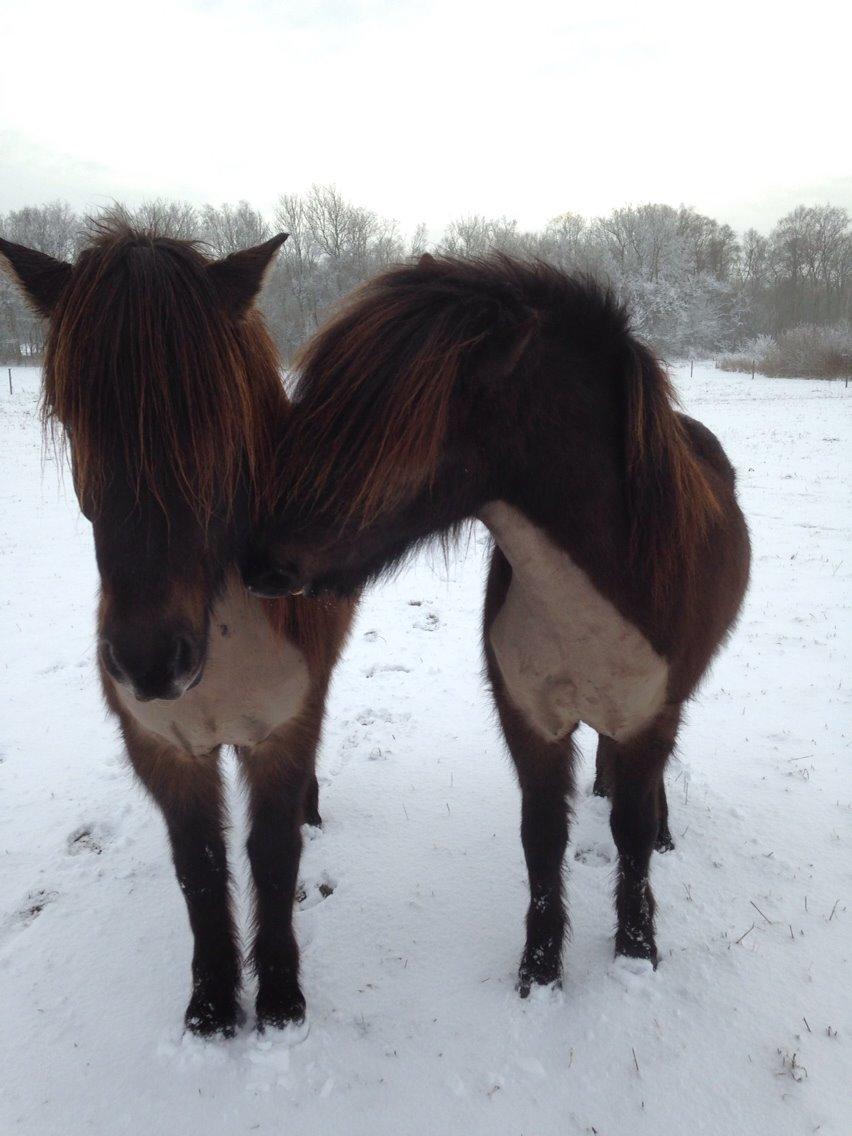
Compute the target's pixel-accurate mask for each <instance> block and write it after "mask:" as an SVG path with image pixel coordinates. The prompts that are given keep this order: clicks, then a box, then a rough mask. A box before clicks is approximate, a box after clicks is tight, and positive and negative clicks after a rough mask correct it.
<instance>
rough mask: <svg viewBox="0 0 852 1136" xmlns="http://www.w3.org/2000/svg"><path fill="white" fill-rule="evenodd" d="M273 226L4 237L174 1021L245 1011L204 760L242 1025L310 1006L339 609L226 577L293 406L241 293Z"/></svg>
mask: <svg viewBox="0 0 852 1136" xmlns="http://www.w3.org/2000/svg"><path fill="white" fill-rule="evenodd" d="M283 240H284V236H283V235H282V236H279V237H275V238H273V239H272V240H271V241H268V242H266V244H263V245H260V246H258V247H257V248H254V249H248V250H246V251H245V252H240V253H236V254H234V255H233V256H230V257H227V258H226V259H225V260H222V261H218V262H211V261H209V260H208V259H207V258H206V257H205V256H204V255H202V253H201V251H200V250H199V249H198V248H197V247H196V246H194V245H192V244H190V243H188V242H184V241H175V240H169V239H166V238H164V237H158V236H156V235H152V234H146V233H140V232H135V231H133V230H132V229H129V228H127V227H126V226H122V225H120V224H111V225H107V226H106V227H102V228H101V229H100V230H99V231H98V232H97V233H96V234H95V236H94V239H93V241H92V243H91V244H90V246H89V247H88V248H87V249H86V250H85V251H84V252H82V253H81V255H80V257H79V260H78V261H77V263H76V264H75V265H74V266H73V267H72V266H71V265H68V264H62V263H59V262H57V261H55V260H52V259H51V258H49V257H47V256H44V255H42V254H40V253H37V252H34V251H33V250H30V249H26V248H22V247H21V246H19V245H14V244H11V243H9V242H8V241H0V253H2V255H3V256H4V257H5V259H6V261H7V262H8V264H9V265H10V266H11V268H12V271H13V273H14V274H15V276H16V277H17V279H18V281H19V282H20V284H21V286H22V288H23V290H24V291H25V293H26V294H27V295H28V296H29V298H30V300H31V301H32V302H33V304H34V305H35V306H36V307H37V309H38V310H39V311H40V312H41V313H42V314H43V315H44V316H46V317H47V318H48V319H49V321H50V326H49V338H48V346H47V354H46V357H45V366H44V412H45V416H46V419H47V421H48V422H49V423H50V422H58V423H59V424H61V427H63V428H64V431H65V434H66V436H67V439H68V443H69V446H70V451H71V460H72V468H73V472H74V485H75V489H76V492H77V497H78V500H79V502H80V506H81V508H82V510H83V512H84V513H85V514H86V516H87V517H88V518H89V519H90V520H91V522H92V526H93V529H94V538H95V550H96V553H97V560H98V567H99V569H100V576H101V598H100V605H99V610H98V640H99V664H100V675H101V681H102V684H103V690H104V694H105V696H106V700H107V703H108V705H109V707H110V709H111V710H112V711H113V713H114V714H115V715H116V717H117V718H118V721H119V723H120V726H121V731H122V733H123V735H124V740H125V742H126V745H127V752H128V753H129V755H130V760H131V762H132V764H133V768H134V769H135V771H136V773H137V774H138V776H139V778H140V780H141V781H142V783H143V784H144V785H145V787H146V788H147V789H148V791H149V792H150V793H151V795H152V796H153V797H154V799H155V800H156V802H157V804H158V805H159V806H160V808H161V809H162V812H163V816H164V818H165V821H166V826H167V828H168V833H169V838H170V840H171V846H172V854H173V858H174V863H175V869H176V872H177V877H178V881H179V883H180V886H181V889H182V891H183V893H184V898H185V899H186V904H187V908H188V912H189V920H190V923H191V926H192V931H193V935H194V938H195V950H194V955H193V960H192V983H193V985H192V998H191V1000H190V1003H189V1006H188V1009H187V1011H186V1022H187V1025H188V1027H189V1028H190V1029H191V1030H193V1031H194V1032H197V1033H201V1034H208V1033H215V1032H223V1033H225V1034H230V1033H232V1032H233V1031H234V1028H235V1026H236V1023H237V1022H238V1020H239V1019H240V1017H241V1014H240V1008H239V1000H238V996H239V985H240V972H241V961H240V951H239V944H238V936H237V930H236V927H235V924H234V921H233V918H232V914H231V906H230V896H229V876H228V867H227V862H226V853H225V842H224V838H223V826H224V820H225V812H224V805H223V799H222V784H221V779H220V771H219V755H220V748H221V747H222V746H227V745H230V746H234V747H236V750H237V754H238V757H239V762H240V768H241V771H242V774H243V776H244V778H245V780H246V782H247V784H248V788H249V793H250V805H251V815H252V820H251V831H250V835H249V838H248V854H249V859H250V862H251V869H252V874H253V877H254V884H255V897H256V904H255V922H256V928H255V937H254V946H253V952H252V959H253V963H254V967H255V970H256V973H257V980H258V991H257V1020H258V1025H259V1027H260V1028H263V1027H264V1026H265V1025H269V1024H271V1025H275V1026H281V1025H284V1024H286V1023H287V1022H291V1021H296V1020H299V1019H300V1018H302V1017H303V1016H304V1007H305V1001H304V998H303V996H302V992H301V989H300V987H299V977H298V969H299V954H298V947H297V944H296V940H295V937H294V935H293V928H292V911H293V899H294V891H295V886H296V878H297V871H298V865H299V856H300V853H301V836H300V825H301V823H302V820H303V818H304V819H306V820H308V821H309V822H311V823H314V824H318V823H319V814H318V811H317V809H318V803H317V791H316V777H315V774H314V759H315V753H316V748H317V743H318V740H319V734H320V728H321V724H322V717H323V709H324V703H325V697H326V690H327V687H328V682H329V677H330V674H331V670H332V668H333V666H334V663H335V660H336V658H337V655H338V652H339V651H340V648H341V645H342V643H343V640H344V638H345V635H346V632H347V629H348V626H349V623H350V620H351V616H352V610H353V605H352V603H351V602H350V601H348V600H344V601H334V602H331V603H317V602H315V601H311V600H307V599H303V598H299V599H297V598H288V599H285V600H276V601H274V602H268V601H265V600H259V599H255V598H252V597H250V596H249V595H247V594H246V592H245V590H244V589H243V587H242V584H241V583H240V581H239V576H238V573H237V571H236V567H235V566H236V564H237V563H238V561H239V560H240V559H241V558H242V555H243V548H244V545H245V542H246V539H247V535H248V532H249V527H250V525H251V524H252V523H253V522H254V521H255V519H256V518H257V516H258V514H260V513H263V512H264V511H265V509H266V508H267V507H268V498H269V482H270V480H271V478H270V469H271V462H272V457H273V453H274V448H275V445H276V442H277V439H278V437H279V436H280V434H281V433H282V431H283V429H284V426H285V423H286V419H287V415H288V410H289V407H288V401H287V398H286V395H285V394H284V391H283V388H282V385H281V380H280V376H279V364H278V359H277V357H276V354H275V350H274V348H273V346H272V344H271V342H270V340H269V337H268V335H267V333H266V330H265V328H264V326H263V324H262V322H261V318H260V316H259V315H258V313H257V312H256V311H255V310H254V309H253V308H252V301H253V299H254V297H255V294H256V293H257V290H258V288H259V287H260V284H261V281H262V278H263V274H264V272H265V270H266V269H267V267H268V265H269V263H270V261H271V259H272V257H273V256H274V254H275V252H276V250H277V249H278V247H279V246H280V244H281V243H282V241H283Z"/></svg>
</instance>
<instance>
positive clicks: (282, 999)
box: [255, 989, 305, 1033]
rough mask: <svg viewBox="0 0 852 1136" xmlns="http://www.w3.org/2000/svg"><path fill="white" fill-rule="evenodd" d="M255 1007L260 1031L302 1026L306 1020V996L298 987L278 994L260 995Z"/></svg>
mask: <svg viewBox="0 0 852 1136" xmlns="http://www.w3.org/2000/svg"><path fill="white" fill-rule="evenodd" d="M255 1009H256V1013H257V1032H258V1033H263V1032H264V1031H265V1030H267V1029H277V1030H283V1029H287V1027H288V1026H301V1025H302V1024H303V1023H304V1021H305V996H304V994H302V992H301V990H298V989H297V990H296V991H295V992H290V993H289V994H281V995H277V996H270V995H258V999H257V1004H256V1007H255Z"/></svg>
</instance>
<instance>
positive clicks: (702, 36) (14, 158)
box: [0, 0, 852, 230]
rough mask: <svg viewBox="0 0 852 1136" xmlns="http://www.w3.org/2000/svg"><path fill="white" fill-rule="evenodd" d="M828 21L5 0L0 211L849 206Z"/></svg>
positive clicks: (548, 10)
mask: <svg viewBox="0 0 852 1136" xmlns="http://www.w3.org/2000/svg"><path fill="white" fill-rule="evenodd" d="M845 7H847V6H846V5H843V4H841V3H837V2H833V3H826V2H824V0H809V2H808V3H807V4H804V5H792V4H790V5H786V4H779V3H773V4H767V5H763V4H756V3H753V2H750V0H738V2H736V3H731V2H729V0H717V2H714V3H712V4H711V3H706V4H703V5H700V6H699V5H695V4H691V3H688V2H686V3H685V2H680V3H677V4H670V3H660V2H656V0H644V2H643V3H636V2H633V3H630V4H623V3H621V2H620V0H608V2H607V3H604V4H602V3H589V2H588V0H587V2H586V3H584V4H582V5H574V4H572V3H569V2H567V0H562V2H551V0H513V2H512V3H502V2H499V0H498V2H495V0H469V2H466V0H428V2H422V3H412V2H406V0H385V2H378V0H376V2H370V0H364V2H354V0H333V2H327V3H322V2H317V3H310V2H308V0H293V2H263V0H247V2H241V3H237V2H236V0H221V2H220V0H140V2H139V3H136V4H134V5H130V4H126V3H123V2H121V0H79V2H76V3H70V2H68V0H62V2H56V0H46V2H40V0H0V43H2V44H3V52H2V62H0V211H5V210H9V209H13V208H17V207H19V206H21V205H24V204H32V203H39V202H43V201H46V200H50V199H53V198H56V197H61V198H65V199H67V200H68V201H70V202H71V203H72V204H73V205H74V206H75V207H77V208H91V207H93V206H97V205H98V204H103V203H106V202H107V201H109V200H111V199H113V198H119V199H124V200H128V201H131V202H138V201H139V200H141V199H142V198H143V197H146V196H168V197H186V198H189V199H191V200H194V201H198V202H203V201H211V202H213V203H216V204H221V203H222V202H223V201H236V200H238V199H239V198H246V199H248V200H249V201H251V202H252V203H253V204H255V205H258V206H260V207H261V208H263V209H269V208H270V207H271V206H272V204H273V202H274V201H275V199H276V198H277V196H278V195H279V194H280V193H282V192H285V191H299V190H303V189H306V188H307V187H308V186H309V185H310V184H311V183H312V182H314V181H319V182H327V181H333V182H335V183H336V184H337V185H338V187H339V188H340V189H341V190H342V191H343V192H344V193H345V194H346V195H347V196H348V197H350V198H351V199H353V200H354V201H356V202H357V203H359V204H363V205H366V206H369V207H370V208H373V209H375V210H377V211H378V212H380V213H382V214H385V215H386V216H389V217H395V218H397V219H398V220H399V222H400V223H401V225H402V226H403V227H404V228H406V229H410V228H413V226H414V225H415V224H416V223H417V222H418V221H421V220H423V221H426V222H427V223H428V224H429V227H430V229H432V230H440V228H441V227H442V226H443V225H444V224H445V223H446V222H447V221H448V220H449V219H451V218H452V217H456V216H459V215H463V214H469V213H474V212H477V213H485V214H489V215H501V214H505V215H506V216H509V217H515V218H517V219H518V220H519V221H520V223H521V224H522V225H523V226H525V227H538V226H541V225H543V224H544V223H545V222H546V221H547V219H548V218H550V217H552V216H554V215H555V214H557V213H560V212H564V211H566V210H573V211H576V212H580V213H584V214H588V215H593V214H598V213H602V212H606V211H608V210H609V209H611V208H612V207H613V206H615V205H622V204H626V203H628V202H632V203H636V204H638V203H640V202H645V201H664V202H668V203H670V204H672V205H678V204H681V203H685V204H689V205H693V206H695V207H696V208H697V209H699V210H701V211H702V212H706V213H709V214H711V215H713V216H716V217H718V218H719V219H721V220H727V221H729V222H730V223H732V224H733V225H735V226H736V227H737V228H744V227H747V226H748V225H752V224H753V225H755V226H757V227H758V228H761V229H768V228H769V227H770V226H771V224H772V223H773V222H774V221H775V220H776V219H777V218H778V217H779V216H780V215H781V214H782V213H784V212H785V211H787V210H788V209H789V208H791V207H792V206H793V205H795V204H797V203H798V202H800V201H804V202H807V203H812V202H820V201H831V202H832V203H834V204H838V205H844V206H846V207H847V208H850V209H852V132H850V110H851V109H852V97H850V88H849V43H850V35H849V33H850V30H852V20H850V17H849V16H848V15H847V14H845V13H844V11H843V9H844V8H845Z"/></svg>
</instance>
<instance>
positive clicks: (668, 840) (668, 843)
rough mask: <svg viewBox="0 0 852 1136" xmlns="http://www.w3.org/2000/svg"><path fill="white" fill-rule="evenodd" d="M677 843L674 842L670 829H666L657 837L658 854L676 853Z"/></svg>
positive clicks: (655, 844)
mask: <svg viewBox="0 0 852 1136" xmlns="http://www.w3.org/2000/svg"><path fill="white" fill-rule="evenodd" d="M674 846H675V843H674V841H673V840H672V834H671V833H670V832H669V830H668V829H664V830H663V831H662V832H661V833H660V834H659V836H658V837H657V839H656V841H655V843H654V847H655V848H656V850H657V851H658V852H674Z"/></svg>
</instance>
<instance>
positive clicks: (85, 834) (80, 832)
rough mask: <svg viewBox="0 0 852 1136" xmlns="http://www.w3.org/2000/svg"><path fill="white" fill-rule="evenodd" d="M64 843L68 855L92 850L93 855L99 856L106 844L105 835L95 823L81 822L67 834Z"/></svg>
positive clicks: (76, 854) (77, 854)
mask: <svg viewBox="0 0 852 1136" xmlns="http://www.w3.org/2000/svg"><path fill="white" fill-rule="evenodd" d="M65 845H66V847H67V849H68V854H69V855H70V856H79V855H80V853H81V852H92V853H94V855H95V856H100V854H101V852H103V850H104V846H105V845H106V835H105V833H104V832H102V831H99V830H98V828H97V826H96V825H93V824H81V825H80V827H79V828H75V829H74V831H73V832H71V833H70V834H69V836H68V839H67V840H66V841H65Z"/></svg>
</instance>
